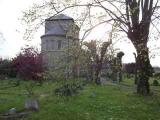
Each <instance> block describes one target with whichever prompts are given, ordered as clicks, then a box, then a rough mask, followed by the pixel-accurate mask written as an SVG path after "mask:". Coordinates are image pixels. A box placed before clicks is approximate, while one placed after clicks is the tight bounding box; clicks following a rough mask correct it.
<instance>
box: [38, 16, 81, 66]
mask: <svg viewBox="0 0 160 120" xmlns="http://www.w3.org/2000/svg"><path fill="white" fill-rule="evenodd" d="M73 43H76V44H79V27H78V26H77V25H76V24H75V22H74V20H73V18H71V17H69V16H66V15H64V14H59V15H56V16H53V17H50V18H48V19H46V20H45V34H44V35H42V36H41V51H42V55H43V63H44V66H45V67H46V68H54V67H56V66H57V65H56V64H57V62H56V60H57V58H62V59H63V57H62V56H64V55H65V54H64V50H65V48H67V47H69V46H70V45H71V44H73Z"/></svg>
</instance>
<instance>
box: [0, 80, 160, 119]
mask: <svg viewBox="0 0 160 120" xmlns="http://www.w3.org/2000/svg"><path fill="white" fill-rule="evenodd" d="M127 82H128V81H127ZM129 82H130V81H129ZM27 84H28V85H30V84H31V83H30V82H22V83H21V84H20V86H18V87H11V88H6V89H1V88H2V87H4V86H8V81H4V82H0V113H4V112H5V111H7V110H8V109H10V108H13V107H15V108H17V109H18V110H21V109H23V106H24V101H25V99H26V98H27V95H26V93H27V91H26V90H25V86H26V85H27ZM61 84H62V83H55V82H54V83H52V82H45V83H44V84H43V85H42V86H37V85H36V86H35V87H34V88H33V91H34V93H35V94H36V96H37V98H38V99H39V101H40V111H39V112H33V113H32V114H31V115H30V116H29V117H28V118H26V119H25V120H160V117H159V113H160V95H159V94H155V95H153V96H145V97H144V96H138V95H136V94H134V93H133V90H132V89H128V88H126V87H123V86H119V85H116V84H106V85H103V86H96V85H94V84H88V85H87V86H85V87H84V89H83V90H82V91H80V92H79V93H78V94H77V95H75V96H72V97H61V96H56V95H55V94H54V89H55V88H56V87H57V86H60V85H61Z"/></svg>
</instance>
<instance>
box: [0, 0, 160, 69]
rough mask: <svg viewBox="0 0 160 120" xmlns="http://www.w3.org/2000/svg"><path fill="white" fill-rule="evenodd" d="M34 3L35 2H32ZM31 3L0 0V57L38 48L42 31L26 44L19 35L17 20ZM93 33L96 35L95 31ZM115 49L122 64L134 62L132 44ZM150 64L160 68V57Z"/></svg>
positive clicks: (30, 0) (20, 34)
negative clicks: (27, 46) (27, 48)
mask: <svg viewBox="0 0 160 120" xmlns="http://www.w3.org/2000/svg"><path fill="white" fill-rule="evenodd" d="M35 1H36V0H34V2H35ZM37 1H38V0H37ZM39 1H40V0H39ZM32 3H33V0H0V16H1V17H0V18H1V19H0V37H1V36H2V37H1V40H0V57H5V58H11V57H14V56H15V55H16V54H17V53H18V52H19V51H20V48H21V47H22V46H24V45H25V44H32V45H34V46H35V45H36V46H40V36H41V34H43V31H41V32H40V33H38V34H37V35H36V37H35V38H34V39H33V40H32V41H31V42H29V43H28V42H26V41H24V40H23V37H22V36H23V35H22V33H21V28H22V25H21V23H20V21H19V20H18V18H20V17H22V10H24V9H26V8H28V7H29V6H31V5H32ZM17 30H18V31H17ZM94 32H95V33H97V32H96V30H95V31H94ZM1 33H2V34H1ZM95 33H94V38H95ZM99 35H101V33H98V34H97V37H99V38H100V36H99ZM4 39H5V40H4ZM116 47H117V48H120V50H122V51H124V52H125V56H124V58H123V62H125V63H126V62H133V61H134V56H133V51H134V48H133V45H132V44H129V43H127V42H121V43H118V44H116ZM151 63H152V65H154V66H160V57H159V56H157V57H156V58H154V59H151Z"/></svg>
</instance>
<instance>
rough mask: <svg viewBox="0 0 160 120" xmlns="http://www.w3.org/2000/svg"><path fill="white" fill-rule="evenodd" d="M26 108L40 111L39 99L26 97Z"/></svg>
mask: <svg viewBox="0 0 160 120" xmlns="http://www.w3.org/2000/svg"><path fill="white" fill-rule="evenodd" d="M24 108H25V109H26V110H34V111H38V110H39V102H38V100H37V99H26V101H25V105H24Z"/></svg>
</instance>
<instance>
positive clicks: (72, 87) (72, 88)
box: [54, 83, 83, 96]
mask: <svg viewBox="0 0 160 120" xmlns="http://www.w3.org/2000/svg"><path fill="white" fill-rule="evenodd" d="M82 89H83V86H82V84H77V83H73V84H65V85H63V86H62V87H59V88H56V89H55V91H54V92H55V94H57V95H61V96H73V95H74V94H77V93H78V90H82Z"/></svg>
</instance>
